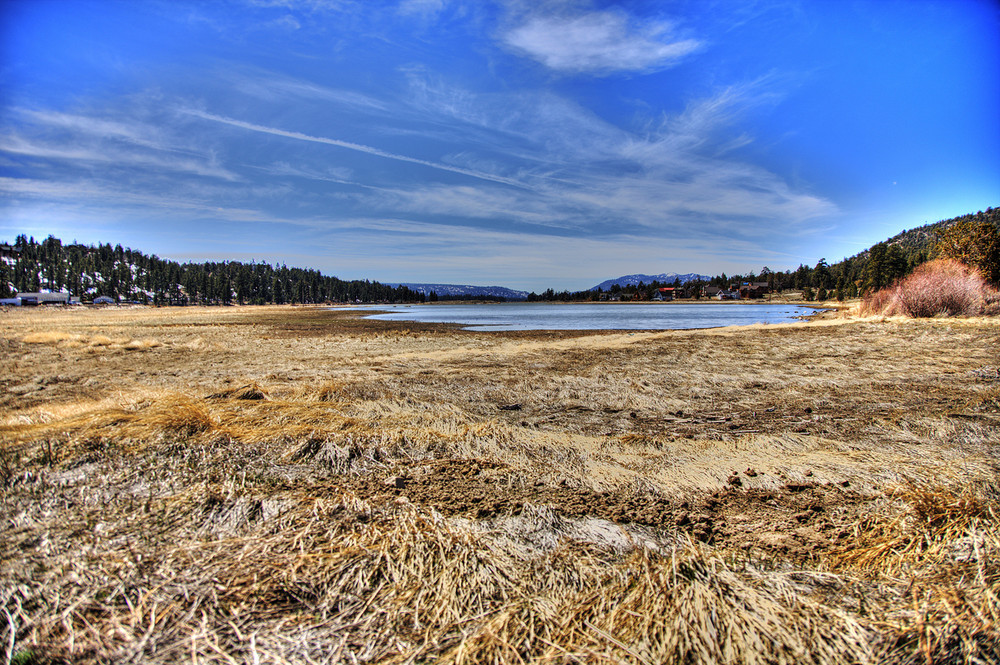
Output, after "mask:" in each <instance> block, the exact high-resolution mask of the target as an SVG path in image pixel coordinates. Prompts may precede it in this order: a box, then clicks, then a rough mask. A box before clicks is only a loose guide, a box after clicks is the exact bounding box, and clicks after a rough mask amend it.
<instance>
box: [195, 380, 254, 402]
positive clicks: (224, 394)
mask: <svg viewBox="0 0 1000 665" xmlns="http://www.w3.org/2000/svg"><path fill="white" fill-rule="evenodd" d="M205 399H237V400H251V401H256V400H262V399H267V391H265V390H264V389H263V388H262V387H261V386H260V385H259V384H258V383H257V382H256V381H251V382H250V383H248V384H246V385H243V386H240V387H238V388H227V389H226V390H220V391H219V392H215V393H212V394H211V395H206V397H205Z"/></svg>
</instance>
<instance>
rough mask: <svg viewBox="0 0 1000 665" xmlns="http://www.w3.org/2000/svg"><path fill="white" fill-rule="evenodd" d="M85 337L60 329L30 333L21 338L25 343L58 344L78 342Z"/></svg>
mask: <svg viewBox="0 0 1000 665" xmlns="http://www.w3.org/2000/svg"><path fill="white" fill-rule="evenodd" d="M85 339H86V338H85V337H84V336H83V335H76V334H73V333H67V332H60V331H47V332H37V333H30V334H28V335H25V336H24V337H22V338H21V341H22V342H24V343H25V344H58V343H59V342H79V341H83V340H85Z"/></svg>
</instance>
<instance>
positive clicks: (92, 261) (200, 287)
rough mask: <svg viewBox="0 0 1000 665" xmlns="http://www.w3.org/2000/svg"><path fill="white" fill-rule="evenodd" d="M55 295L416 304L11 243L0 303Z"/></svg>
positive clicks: (404, 291)
mask: <svg viewBox="0 0 1000 665" xmlns="http://www.w3.org/2000/svg"><path fill="white" fill-rule="evenodd" d="M43 289H44V290H49V291H61V292H66V293H69V294H70V295H72V296H75V297H79V298H80V299H81V300H82V301H83V302H90V301H93V299H94V298H96V297H99V296H107V297H109V298H112V299H114V300H116V301H118V302H137V303H142V304H151V305H230V304H241V305H243V304H250V305H264V304H285V303H292V304H318V303H342V302H387V303H401V302H423V301H424V300H425V296H424V295H423V294H422V293H419V292H416V291H413V290H411V289H409V288H407V287H405V286H398V287H393V286H389V285H387V284H380V283H379V282H372V281H368V280H351V281H347V280H342V279H338V278H336V277H328V276H325V275H323V274H321V273H320V272H319V271H318V270H308V269H303V268H289V267H287V266H284V265H281V266H277V265H274V266H272V265H269V264H267V263H256V262H250V263H242V262H239V261H221V262H206V263H178V262H177V261H168V260H164V259H161V258H159V257H157V256H155V255H146V254H144V253H142V252H140V251H138V250H134V249H128V248H123V247H122V246H121V245H114V246H112V245H110V244H99V245H97V246H96V247H94V246H90V245H82V244H78V243H73V244H67V245H64V244H63V243H62V241H60V240H59V239H58V238H55V237H53V236H49V237H48V238H46V239H45V240H43V241H41V242H37V241H36V240H35V239H34V238H29V237H26V236H24V235H20V236H18V237H17V239H16V240H15V242H14V244H13V251H9V252H8V256H7V257H6V258H4V259H3V260H0V297H10V296H12V295H14V293H15V292H17V293H22V292H36V291H41V290H43Z"/></svg>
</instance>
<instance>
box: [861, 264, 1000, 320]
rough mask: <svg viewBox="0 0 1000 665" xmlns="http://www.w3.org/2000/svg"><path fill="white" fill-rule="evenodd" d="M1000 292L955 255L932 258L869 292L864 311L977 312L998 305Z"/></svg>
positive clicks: (913, 313) (917, 314)
mask: <svg viewBox="0 0 1000 665" xmlns="http://www.w3.org/2000/svg"><path fill="white" fill-rule="evenodd" d="M998 303H1000V293H998V292H997V291H996V290H995V289H993V288H991V287H990V286H989V285H988V284H987V283H986V280H985V279H984V278H983V276H982V274H981V273H980V272H979V271H978V270H976V269H974V268H970V267H969V266H966V265H964V264H962V263H959V262H958V261H955V260H952V259H939V260H937V261H930V262H929V263H925V264H923V265H921V266H920V267H918V268H917V269H916V270H914V271H913V274H911V275H910V276H909V277H907V278H905V279H903V280H901V281H898V282H896V283H895V284H893V285H892V286H890V287H889V288H887V289H882V290H880V291H876V292H875V293H872V294H869V295H867V296H865V299H864V300H863V301H862V303H861V314H863V315H873V314H874V315H883V316H895V315H899V316H910V317H930V316H939V315H945V316H975V315H977V314H984V313H989V312H992V311H994V310H996V309H997V308H998V305H997V304H998Z"/></svg>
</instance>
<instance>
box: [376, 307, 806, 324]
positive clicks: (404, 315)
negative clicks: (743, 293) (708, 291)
mask: <svg viewBox="0 0 1000 665" xmlns="http://www.w3.org/2000/svg"><path fill="white" fill-rule="evenodd" d="M359 309H369V310H374V311H376V312H377V313H373V314H372V315H371V316H368V317H365V318H369V319H378V320H381V321H414V322H420V323H457V324H460V325H462V326H463V327H464V328H465V329H466V330H687V329H691V328H719V327H722V326H742V325H750V324H753V323H788V322H790V321H796V320H798V319H799V318H801V317H803V316H808V315H810V314H815V313H816V311H817V310H816V309H814V308H812V307H804V306H801V305H780V304H770V303H759V304H758V303H753V304H750V303H723V302H720V303H700V304H687V303H657V304H645V303H601V304H597V303H593V304H587V303H579V304H577V303H572V304H569V303H566V304H552V303H524V302H517V303H484V304H471V305H470V304H454V305H453V304H434V305H367V306H364V307H361V308H359Z"/></svg>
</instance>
